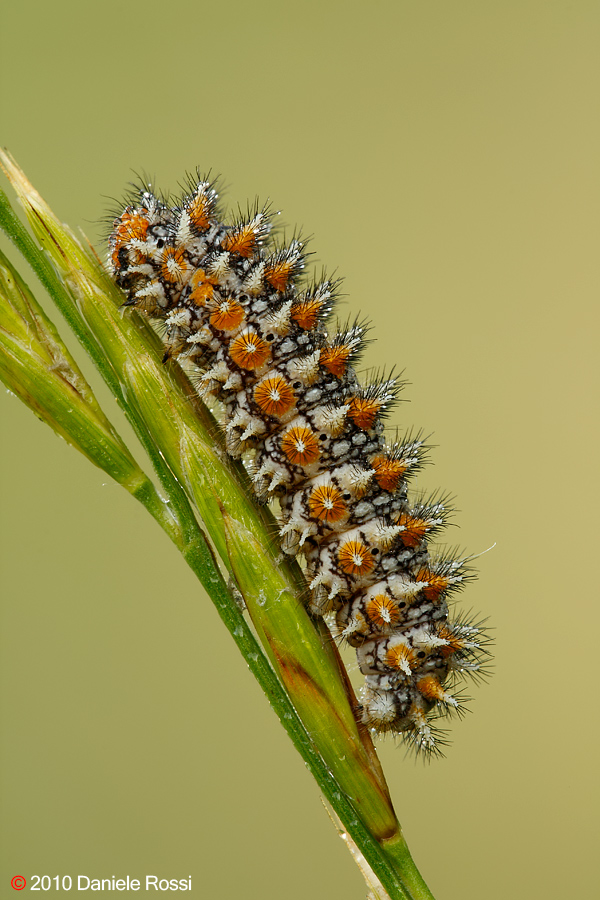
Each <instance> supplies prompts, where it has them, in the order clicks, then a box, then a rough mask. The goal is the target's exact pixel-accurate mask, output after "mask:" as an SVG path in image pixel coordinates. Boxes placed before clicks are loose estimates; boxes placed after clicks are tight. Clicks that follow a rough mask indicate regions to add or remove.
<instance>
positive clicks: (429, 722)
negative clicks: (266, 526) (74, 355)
mask: <svg viewBox="0 0 600 900" xmlns="http://www.w3.org/2000/svg"><path fill="white" fill-rule="evenodd" d="M217 199H218V197H217V192H216V189H215V187H214V186H213V185H212V184H211V183H210V182H209V181H208V180H205V179H202V178H200V177H198V178H197V179H195V180H193V181H190V182H189V184H188V188H187V190H186V192H185V193H184V195H183V197H181V198H179V199H177V200H176V202H174V203H172V202H171V203H170V202H169V201H167V200H166V199H164V198H159V197H157V196H155V195H154V194H153V193H152V191H151V189H150V187H149V186H148V185H141V186H140V187H139V189H136V190H135V191H134V193H133V194H132V195H131V196H130V197H129V198H128V202H127V206H126V208H125V209H124V210H123V211H122V212H121V213H120V215H119V216H118V217H117V218H116V219H115V220H114V223H113V229H112V233H111V235H110V239H109V265H110V268H111V271H112V273H113V275H114V278H115V280H116V282H117V284H118V285H119V286H120V287H121V288H122V289H123V290H124V291H125V293H126V295H127V296H126V299H125V301H124V305H126V306H133V307H135V308H137V309H138V310H140V311H141V312H143V313H145V314H146V315H147V316H149V317H151V318H152V319H154V320H160V321H161V322H162V330H163V338H164V343H165V358H169V357H174V358H176V359H177V360H178V361H179V362H181V363H183V364H185V365H187V366H188V367H192V368H193V370H194V371H195V372H196V375H197V383H198V389H199V392H200V394H201V395H202V396H203V397H205V398H207V399H210V398H214V399H216V400H218V401H219V402H220V404H221V405H222V408H223V413H224V416H223V418H224V428H225V438H226V447H227V450H228V452H229V453H230V454H231V456H233V457H240V456H241V455H242V454H243V455H244V458H245V461H246V463H247V465H249V467H250V468H251V472H252V477H253V484H254V489H255V492H256V496H257V498H258V499H259V500H261V501H268V500H271V499H277V500H278V503H279V507H280V535H281V541H282V548H283V550H284V551H285V552H286V553H289V554H298V555H301V556H303V557H304V561H305V570H306V576H307V580H308V584H309V588H310V592H309V600H308V607H309V610H310V612H311V613H312V614H313V615H315V616H323V615H327V614H331V615H332V616H333V615H334V616H335V625H334V626H333V627H334V629H335V632H336V634H337V635H339V636H340V637H341V638H343V639H345V640H346V641H348V643H349V644H351V645H352V646H353V647H355V648H356V650H357V656H358V664H359V667H360V669H361V671H362V673H363V674H364V675H365V676H366V684H365V687H364V689H363V692H362V698H361V702H362V706H361V714H362V717H363V721H364V722H365V723H366V724H367V725H368V726H370V727H371V728H372V729H373V730H375V731H377V732H392V733H395V734H398V735H401V736H402V737H403V739H404V740H405V742H406V743H408V744H409V745H411V746H413V747H414V748H415V749H417V750H421V751H424V752H426V753H433V752H438V753H439V752H440V748H441V746H442V745H443V744H444V739H443V736H442V733H441V732H440V731H439V729H438V728H437V727H436V725H435V721H436V719H438V718H439V717H440V716H443V715H446V714H451V713H453V712H456V713H459V714H460V713H461V712H462V710H463V708H464V699H463V698H462V697H461V695H460V693H456V692H455V691H454V686H455V684H456V682H457V681H459V680H460V678H462V677H464V676H466V675H474V676H477V675H478V674H481V673H482V672H483V671H484V669H483V668H482V662H483V661H484V660H485V657H486V655H487V653H488V651H487V649H486V646H485V645H486V638H485V632H484V631H483V630H482V628H481V625H480V624H478V623H475V622H471V621H469V620H468V617H466V616H458V617H457V618H455V619H453V620H451V618H450V616H449V611H448V597H449V596H450V595H451V593H452V592H453V591H456V590H457V589H459V588H461V587H462V586H463V585H464V583H465V581H466V580H467V579H468V577H469V571H468V567H467V565H466V562H467V561H466V560H465V559H463V558H460V557H457V556H454V555H452V554H449V555H445V556H437V557H436V556H435V555H432V554H431V553H430V552H429V549H428V544H429V541H430V540H431V539H432V538H433V537H434V536H435V535H436V534H437V533H438V531H439V530H440V529H442V528H443V526H444V525H445V523H446V520H447V515H448V510H447V502H446V501H445V500H444V498H442V497H436V496H434V497H431V498H429V499H421V500H418V501H412V502H411V500H410V499H409V497H408V492H407V481H408V479H409V478H410V476H411V475H413V474H414V473H415V472H416V471H417V470H418V468H419V467H420V465H422V463H423V458H424V452H425V447H424V443H423V440H422V439H421V437H420V436H419V435H412V436H411V435H410V434H409V435H408V436H406V437H405V438H404V439H402V440H395V441H394V442H392V443H388V442H387V440H386V438H385V435H384V427H383V423H382V417H383V416H384V415H385V413H386V411H387V410H389V407H390V405H391V404H392V403H393V402H394V400H395V398H396V395H397V392H398V389H399V385H398V382H397V380H396V379H394V378H378V379H376V380H375V381H373V382H371V383H369V384H366V385H363V384H361V383H360V382H359V380H358V378H357V375H356V372H355V365H356V362H357V359H358V357H359V354H360V350H361V346H363V344H364V330H365V329H364V326H363V325H361V324H359V323H358V322H355V323H353V324H350V325H347V326H346V327H344V328H341V329H340V330H338V331H337V332H336V333H335V334H333V336H330V335H329V333H328V330H327V328H326V323H327V320H328V319H329V317H330V315H331V312H332V308H333V306H334V302H335V298H336V292H337V289H338V284H337V282H335V281H331V280H328V279H323V280H321V281H318V282H314V283H312V284H304V285H303V284H302V280H301V275H302V272H303V268H304V247H303V244H302V242H301V241H300V240H296V239H295V240H292V241H291V242H290V243H289V244H287V245H286V246H282V247H275V246H273V245H272V243H271V241H270V229H271V221H270V216H269V214H268V212H267V211H266V210H264V209H263V210H261V209H259V208H258V207H257V208H255V209H254V210H252V211H251V213H250V214H249V215H248V216H247V217H244V218H239V219H238V220H237V221H233V222H230V223H229V224H227V223H226V222H224V221H223V217H222V215H221V214H220V211H219V209H218V204H217ZM453 691H454V692H453Z"/></svg>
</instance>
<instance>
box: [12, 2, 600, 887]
mask: <svg viewBox="0 0 600 900" xmlns="http://www.w3.org/2000/svg"><path fill="white" fill-rule="evenodd" d="M599 26H600V7H599V6H598V3H597V2H595V0H590V2H584V0H574V2H552V0H550V2H548V0H539V2H534V0H518V2H514V0H513V2H507V0H504V2H501V3H500V2H496V3H481V2H480V0H472V2H463V0H453V2H447V0H431V2H377V0H375V2H371V3H370V4H366V3H354V2H334V0H324V2H302V3H294V4H292V3H285V2H269V0H256V2H254V3H244V2H240V0H229V2H228V3H222V4H215V3H207V2H203V0H197V2H193V3H191V2H177V0H174V2H172V3H169V4H165V3H158V2H156V0H146V2H145V3H143V4H136V3H132V4H123V3H117V2H114V0H104V2H103V3H102V4H99V3H95V4H91V3H90V4H88V3H81V2H70V0H54V2H52V3H41V2H29V0H21V2H20V3H19V4H17V3H15V2H14V0H13V2H12V3H9V4H8V6H5V8H4V10H3V13H2V25H1V28H2V39H1V40H2V46H1V59H0V66H1V81H0V85H1V87H0V90H1V104H2V117H1V119H2V122H1V129H0V142H1V143H2V144H3V145H5V146H7V147H8V148H9V150H10V151H11V152H12V153H13V154H14V155H15V157H16V159H17V161H18V162H19V163H20V164H21V166H22V167H23V168H24V169H25V171H26V173H27V174H28V175H29V177H30V178H31V179H32V181H33V182H34V184H35V185H36V187H37V188H38V189H39V190H40V192H41V193H42V194H43V195H44V197H45V198H46V199H47V200H48V202H49V203H50V204H51V205H52V206H53V208H54V209H55V211H56V213H57V214H58V215H59V216H60V217H61V218H63V219H64V220H65V221H68V222H69V223H70V224H72V225H73V226H81V227H83V228H84V229H85V231H86V232H87V233H88V235H89V236H90V237H92V238H93V239H94V240H95V241H96V242H97V244H98V246H100V247H101V246H102V245H101V243H100V242H101V239H102V227H101V225H100V224H99V223H100V221H101V219H102V217H103V216H104V215H105V213H106V210H107V209H110V208H111V207H112V206H113V205H114V204H113V202H112V201H111V200H110V199H109V198H111V197H113V198H114V197H116V198H119V197H120V195H121V194H122V192H123V189H124V186H125V184H126V182H127V181H128V180H129V179H130V178H131V177H132V172H133V171H141V170H144V171H146V172H148V173H150V175H152V176H156V184H157V185H158V186H162V187H165V188H176V186H177V182H178V181H179V180H181V178H182V177H183V174H184V172H185V171H186V170H193V169H194V168H195V167H196V166H197V165H198V166H200V167H201V168H202V169H204V170H208V169H212V171H213V172H214V173H222V175H223V183H224V184H225V186H226V196H227V198H228V199H229V201H230V204H231V205H232V206H236V205H237V204H238V203H240V204H242V205H243V204H245V202H246V200H247V199H248V198H254V197H255V196H256V195H258V196H259V197H260V198H262V199H266V198H268V197H270V198H272V200H273V203H274V205H275V206H276V208H279V209H282V210H283V218H284V219H285V221H286V222H288V223H289V224H290V226H294V225H295V224H300V225H302V226H303V227H304V230H305V233H309V234H312V235H314V241H313V244H312V249H313V250H314V253H315V257H314V261H315V264H316V265H319V266H320V265H321V264H325V265H326V266H327V267H328V268H329V269H330V270H333V269H334V270H336V271H337V272H338V273H339V274H340V275H343V276H344V278H345V282H344V289H345V291H346V292H347V297H346V305H345V306H344V307H342V310H341V314H342V315H343V316H345V315H346V314H352V315H353V314H355V313H358V312H359V311H362V312H364V313H367V314H368V315H369V316H370V317H371V319H372V321H373V332H372V337H373V338H375V339H376V342H375V343H373V344H372V345H371V346H370V347H369V350H368V354H367V359H366V365H369V364H371V365H373V364H382V363H383V364H385V365H388V366H391V365H393V364H395V365H396V366H397V367H398V368H400V369H404V371H405V375H406V377H407V378H408V379H409V380H410V382H411V384H410V386H409V387H408V388H407V389H406V391H405V397H406V398H407V399H410V401H411V403H410V405H408V404H402V405H401V406H400V407H399V408H398V409H397V410H396V412H395V414H394V417H393V424H398V425H400V426H401V427H403V426H409V425H416V426H419V427H422V428H423V429H424V430H425V431H426V432H427V433H429V432H432V433H433V438H432V440H433V442H434V443H435V444H436V449H435V450H434V452H433V461H434V463H435V465H434V466H432V467H430V468H428V469H427V470H426V471H425V473H424V474H423V475H422V476H421V477H420V478H419V482H418V486H419V488H435V487H438V486H439V487H441V488H443V489H445V490H449V491H451V492H452V493H453V494H455V495H456V498H457V501H456V502H457V506H458V507H459V509H460V512H459V513H457V515H456V517H455V521H456V523H457V524H458V525H459V526H460V530H458V529H456V528H452V529H451V531H450V532H449V534H448V542H449V543H459V544H460V545H462V546H465V547H467V548H468V549H469V552H473V553H478V552H480V551H483V550H486V548H488V547H489V546H490V545H492V544H493V543H494V542H495V543H496V546H495V548H494V549H493V551H491V552H490V553H487V554H486V555H484V556H482V557H481V559H480V560H479V561H478V563H477V564H478V567H479V570H480V578H479V580H478V582H477V583H476V584H475V585H472V586H470V587H469V589H468V591H467V592H466V593H465V595H464V597H463V599H462V601H461V602H462V604H463V605H464V606H466V607H467V608H468V607H473V609H474V610H476V611H477V612H480V613H481V614H483V615H487V616H489V617H490V620H491V623H492V625H493V626H494V628H495V638H496V642H497V650H496V671H495V675H494V677H493V679H492V681H491V682H490V683H489V685H487V686H486V687H484V688H482V689H478V690H477V689H476V691H475V695H476V699H475V702H474V703H473V705H472V709H473V714H472V715H469V716H468V717H467V720H466V721H465V722H463V723H461V724H458V725H456V726H455V727H454V729H453V739H454V742H453V745H452V747H451V748H450V750H449V752H448V756H447V758H446V759H445V760H443V761H440V762H436V763H434V764H432V765H431V766H429V767H423V766H421V765H416V764H415V763H414V762H413V761H412V760H410V759H404V755H403V752H402V751H401V750H399V749H398V748H397V747H395V746H394V743H393V741H390V740H388V741H384V742H383V743H382V744H381V756H382V759H383V763H384V766H385V769H386V773H387V777H388V779H389V782H390V786H391V790H392V795H393V797H394V799H395V803H396V806H397V809H398V813H399V817H400V820H401V821H402V823H403V825H404V828H405V832H406V835H407V838H408V841H409V844H410V846H411V848H412V851H413V854H414V856H415V859H416V861H417V863H418V864H419V866H420V867H421V870H422V871H423V873H424V875H425V878H426V879H427V881H428V882H429V884H430V886H431V888H432V890H433V892H434V894H435V895H436V897H438V898H439V900H458V898H461V900H467V898H469V900H479V898H482V897H485V898H486V900H497V898H501V897H502V898H504V897H506V896H511V897H514V898H530V897H533V896H535V897H538V896H539V897H542V896H543V897H544V898H547V900H554V898H563V897H565V896H569V897H573V896H580V895H586V896H587V895H588V894H589V893H590V888H591V885H592V884H593V883H596V881H597V859H596V857H597V849H596V835H595V833H594V832H595V829H594V823H595V824H596V825H597V810H598V794H597V780H598V779H597V763H598V738H599V736H600V735H599V727H598V715H597V708H598V704H597V698H596V696H595V689H594V690H592V688H593V686H594V684H595V677H596V668H597V666H596V657H597V654H598V650H597V644H598V637H597V635H598V634H599V633H600V630H599V625H600V623H599V622H598V618H599V613H598V602H597V588H596V584H595V576H594V577H592V576H593V571H594V568H593V567H594V565H595V563H594V557H593V555H592V554H593V553H594V551H595V549H596V546H597V539H598V538H597V518H598V516H597V500H598V492H597V488H598V464H597V445H598V438H599V436H600V431H599V427H598V420H597V400H596V397H597V393H596V391H595V389H594V381H596V388H597V372H596V364H597V357H598V350H597V324H598V316H597V291H598V281H599V278H598V276H599V272H598V266H597V263H596V259H597V252H598V251H597V247H598V230H599V229H598V217H597V209H598V187H599V179H598V163H597V160H598V151H599V149H600V148H599V143H600V141H599V138H600V127H599V124H598V116H597V112H598V87H599V68H598V40H599V36H600V35H599ZM14 258H15V256H14V254H13V259H14ZM24 274H27V273H24ZM38 293H39V292H38ZM53 318H55V319H56V318H57V317H56V316H55V315H54V314H53ZM71 346H72V342H71ZM78 358H79V359H80V360H81V354H79V356H78ZM85 371H86V372H87V373H88V374H89V376H90V378H91V379H92V380H93V383H94V385H97V384H98V379H97V378H96V377H95V375H94V373H93V372H90V366H89V365H87V367H86V369H85ZM98 396H99V397H100V398H101V400H102V401H103V403H104V407H105V409H106V411H107V412H108V413H109V415H110V416H111V418H112V419H113V421H114V422H116V423H117V424H118V425H119V426H120V427H121V430H122V433H124V434H125V435H126V436H128V434H129V432H128V431H127V429H126V427H125V426H124V425H122V424H121V423H122V420H121V418H120V416H119V415H118V411H117V409H116V404H115V403H114V401H113V400H112V399H111V398H110V397H109V396H108V395H107V392H106V391H105V390H104V389H103V388H101V387H98ZM0 409H1V415H2V441H1V445H0V449H1V453H2V469H1V475H2V501H3V509H2V537H1V541H0V552H1V554H2V588H3V595H4V602H3V620H4V625H3V638H2V641H3V645H4V651H3V661H2V666H3V679H2V691H3V701H2V705H3V719H4V728H3V736H2V778H3V781H4V786H3V802H2V814H1V815H2V839H1V841H0V843H1V846H2V851H1V854H2V857H1V872H0V885H2V888H1V889H0V893H1V894H2V896H3V897H8V896H9V891H10V888H9V881H10V878H11V877H12V876H13V875H15V874H23V875H25V876H26V877H27V878H29V877H30V876H31V875H32V874H39V875H43V874H48V875H56V874H71V875H72V876H75V875H77V874H87V875H88V876H90V877H105V878H106V877H110V876H111V875H116V876H118V877H120V876H122V875H125V874H129V875H131V876H132V877H136V876H138V877H139V876H144V875H145V874H156V875H159V876H160V877H166V878H175V877H177V878H183V877H186V876H188V875H191V876H192V880H193V891H192V893H191V895H190V896H192V897H198V898H199V897H205V896H206V897H208V896H210V897H215V898H231V897H235V896H244V897H245V898H259V897H260V898H280V897H285V898H286V900H300V898H303V900H305V898H307V897H310V898H311V900H324V898H331V897H344V898H348V900H350V898H356V900H358V898H361V897H363V896H364V893H365V891H364V885H363V883H362V881H361V878H360V875H359V874H358V871H357V870H356V869H355V868H354V865H353V863H352V861H351V860H350V857H349V856H348V854H347V851H346V850H345V848H344V846H343V844H342V842H341V841H340V840H339V838H338V837H337V835H336V833H335V831H334V829H333V827H332V826H331V823H330V822H329V820H328V818H327V815H326V813H325V811H324V809H323V808H322V806H321V803H320V801H319V795H318V791H317V789H316V787H315V786H314V784H313V783H312V782H311V779H310V777H309V775H308V774H307V772H306V771H305V769H304V766H303V764H302V762H301V760H300V758H299V757H297V756H296V754H295V752H294V751H293V749H292V747H291V744H289V742H288V740H287V738H286V736H285V734H284V732H283V730H282V729H281V727H280V726H279V724H278V722H277V720H276V718H275V716H274V715H273V714H272V712H271V711H270V709H269V707H268V704H267V702H266V700H265V699H264V697H263V696H262V695H261V693H260V691H259V689H258V688H257V686H256V685H255V683H254V682H253V680H252V678H251V676H250V675H249V673H248V672H247V670H246V668H245V665H244V664H243V662H242V661H241V658H239V657H238V654H237V650H236V649H235V647H234V645H233V643H232V642H231V640H230V639H229V637H228V635H227V633H226V632H225V630H224V628H223V627H222V626H221V623H220V621H219V620H218V618H217V615H216V613H215V612H214V611H213V609H212V608H211V606H210V605H209V603H208V601H207V600H206V598H205V597H204V596H203V595H202V592H201V591H200V590H199V589H198V586H197V583H196V582H195V580H194V578H193V577H192V575H191V573H190V572H188V570H187V569H186V566H185V565H184V564H183V562H182V560H181V559H180V558H179V557H178V555H177V553H176V552H175V551H174V550H173V549H172V547H171V546H170V544H169V543H168V541H167V539H166V538H165V537H164V535H163V534H162V533H161V532H160V531H159V530H158V528H157V527H156V526H155V525H154V524H153V522H152V521H151V520H150V519H149V517H148V516H147V514H146V513H145V512H144V511H143V509H142V508H141V507H139V508H138V506H137V505H136V503H135V502H134V501H133V500H132V499H130V497H129V496H128V495H126V494H125V492H123V491H122V490H121V489H120V488H118V487H117V486H116V485H114V484H111V483H106V482H107V478H106V477H105V476H103V474H102V473H101V472H100V471H99V470H95V469H94V468H93V467H92V466H91V465H90V464H89V463H88V462H87V461H86V460H84V459H83V457H79V456H78V455H77V454H76V452H75V451H74V450H72V449H70V448H69V447H67V446H66V445H65V444H64V443H63V442H62V441H61V440H59V439H58V438H56V437H54V435H53V434H52V433H51V432H50V430H49V429H48V428H47V427H46V426H43V425H41V424H40V423H39V422H38V421H37V420H36V419H35V418H34V417H33V415H32V414H31V413H30V412H29V411H28V410H26V409H25V408H24V407H22V406H21V405H20V404H19V402H18V401H16V400H15V399H14V398H12V397H10V396H7V395H6V392H4V391H2V396H1V397H0ZM348 660H349V661H350V663H351V664H352V665H354V663H352V655H351V654H349V655H348ZM595 792H596V793H595Z"/></svg>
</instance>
